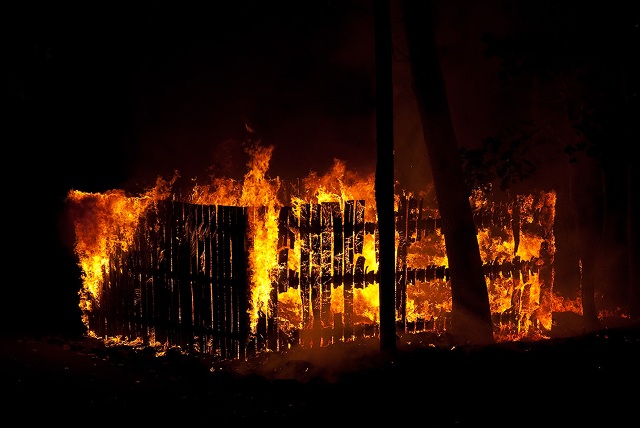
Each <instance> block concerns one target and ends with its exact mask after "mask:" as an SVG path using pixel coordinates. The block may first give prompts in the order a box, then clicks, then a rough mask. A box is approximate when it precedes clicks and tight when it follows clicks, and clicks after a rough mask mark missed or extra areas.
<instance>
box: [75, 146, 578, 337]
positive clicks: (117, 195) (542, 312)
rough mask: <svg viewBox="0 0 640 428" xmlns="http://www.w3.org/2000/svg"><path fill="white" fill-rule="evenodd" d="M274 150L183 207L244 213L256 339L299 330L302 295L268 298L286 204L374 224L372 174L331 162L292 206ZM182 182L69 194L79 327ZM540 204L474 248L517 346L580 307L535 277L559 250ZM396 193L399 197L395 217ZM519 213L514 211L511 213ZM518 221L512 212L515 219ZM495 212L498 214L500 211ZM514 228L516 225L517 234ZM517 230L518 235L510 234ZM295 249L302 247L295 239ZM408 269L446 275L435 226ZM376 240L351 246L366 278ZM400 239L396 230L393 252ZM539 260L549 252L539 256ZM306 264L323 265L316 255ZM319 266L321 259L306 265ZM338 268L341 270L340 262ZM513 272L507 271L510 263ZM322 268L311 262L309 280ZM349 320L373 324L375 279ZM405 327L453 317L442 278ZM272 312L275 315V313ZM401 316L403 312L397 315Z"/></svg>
mask: <svg viewBox="0 0 640 428" xmlns="http://www.w3.org/2000/svg"><path fill="white" fill-rule="evenodd" d="M273 150H274V148H273V146H269V147H263V146H261V145H260V142H258V143H256V144H254V145H252V146H250V147H248V148H247V149H246V152H247V153H248V155H249V161H248V163H247V172H246V174H245V175H244V178H243V180H242V181H241V182H239V181H235V180H231V179H225V178H216V177H212V178H211V182H210V183H209V184H206V185H202V184H194V186H193V189H192V191H191V192H190V193H189V194H188V195H187V196H186V197H185V198H184V201H185V202H190V203H193V204H203V205H227V206H242V207H249V209H248V213H249V218H248V228H249V230H248V233H247V235H248V237H249V250H248V261H249V271H250V272H249V281H250V290H251V291H250V302H249V309H248V312H249V320H250V328H251V331H252V332H254V333H255V331H256V328H257V323H258V320H259V319H260V318H261V317H263V316H264V317H267V318H270V317H276V318H277V320H278V327H279V328H280V329H282V330H299V329H301V328H304V321H303V318H304V315H303V312H304V308H303V302H304V301H305V299H303V296H302V294H301V293H302V290H301V289H300V288H298V287H288V288H286V289H284V291H282V290H281V291H279V292H278V295H277V310H276V309H275V306H274V303H275V302H273V301H272V299H273V294H272V293H273V290H274V283H275V282H276V281H277V279H278V274H279V273H280V272H279V269H282V266H279V265H278V254H279V251H281V250H282V248H278V233H279V230H278V215H279V211H280V209H281V208H282V207H284V206H290V207H291V209H292V210H293V212H294V214H295V215H296V217H297V218H299V217H300V212H301V208H302V206H303V205H307V204H308V205H310V206H313V205H319V206H320V205H321V204H323V203H325V202H333V203H338V204H339V206H340V209H341V210H342V212H344V209H345V204H346V203H347V202H348V201H365V202H366V203H365V206H364V222H365V223H366V224H376V223H377V213H376V205H375V198H374V197H373V195H374V193H375V192H374V183H375V179H374V175H373V174H370V175H368V176H365V177H361V176H359V175H358V174H355V173H353V172H350V171H348V170H347V168H346V164H345V163H344V162H343V161H340V160H338V159H335V160H334V163H333V166H332V168H331V169H330V170H329V171H328V172H327V173H326V174H324V175H319V174H317V173H316V172H311V173H310V174H309V175H308V176H307V177H306V178H304V179H303V180H302V181H301V182H300V183H298V187H297V188H295V189H294V191H292V192H291V196H290V199H289V200H288V201H281V200H280V199H279V196H278V195H279V194H280V190H281V187H282V183H281V181H280V179H279V178H278V177H276V178H270V177H269V176H268V169H269V163H270V160H271V156H272V154H273ZM177 178H178V174H177V173H176V174H175V176H174V178H173V179H172V180H169V181H165V180H163V179H161V178H158V179H157V181H156V185H155V187H154V188H153V189H150V190H148V191H147V192H145V193H144V194H142V195H140V196H127V195H125V193H124V192H123V191H121V190H112V191H109V192H106V193H104V194H96V193H84V192H80V191H77V190H72V191H70V192H69V194H68V198H67V200H68V202H69V204H70V205H71V206H72V210H71V211H70V212H71V215H72V217H73V218H72V219H73V223H74V225H75V234H76V245H75V253H76V255H77V257H78V260H79V266H80V267H81V269H82V281H83V290H82V291H81V292H80V297H81V302H80V307H81V308H82V311H83V314H85V315H84V319H85V323H86V322H87V321H86V314H87V313H89V312H91V310H92V307H91V304H92V303H91V302H96V303H97V304H99V302H100V297H101V296H100V286H101V281H102V278H103V277H104V275H105V274H106V273H108V270H109V258H110V255H111V254H113V252H114V251H116V249H119V250H124V251H126V249H127V248H128V246H129V244H130V243H131V239H132V236H133V232H134V231H135V229H136V227H137V225H138V222H139V219H140V218H141V216H142V215H143V214H144V213H145V211H146V210H148V209H149V207H150V206H151V205H152V204H154V203H156V202H158V201H160V200H165V199H168V198H176V196H175V195H173V194H172V192H171V187H172V186H173V184H174V183H175V181H176V180H177ZM537 196H538V197H533V196H532V195H527V196H518V197H517V198H516V199H515V200H516V202H517V203H516V204H515V205H514V206H513V207H508V209H507V210H506V211H505V214H506V215H508V216H510V218H511V219H512V220H511V221H512V222H513V221H518V222H519V223H518V224H517V225H515V224H513V223H512V224H509V225H500V224H498V225H492V226H491V227H486V228H479V229H478V244H479V248H480V252H481V257H482V259H483V262H484V263H485V266H486V267H487V269H494V268H496V269H497V267H500V269H497V270H496V272H493V273H492V275H491V276H490V277H489V278H488V279H487V287H488V290H489V295H490V304H491V311H492V313H493V314H498V315H499V317H500V318H501V319H502V318H503V317H504V320H505V321H504V322H500V323H499V325H498V329H497V331H496V334H497V337H498V340H514V339H519V338H522V337H524V336H528V337H531V336H532V332H534V333H536V334H543V333H541V332H548V331H550V329H551V314H552V312H553V311H556V310H559V309H560V308H562V309H563V310H567V308H569V310H573V311H577V308H579V307H580V306H581V305H580V302H579V300H578V301H567V300H564V301H561V299H562V298H561V297H560V296H557V295H556V294H555V293H553V291H552V289H551V287H552V284H553V271H552V269H551V270H550V272H547V274H546V275H547V277H545V278H540V274H539V273H538V268H539V267H540V266H542V265H544V264H545V263H546V264H547V265H549V264H552V262H553V254H554V253H555V248H554V246H555V243H554V240H553V230H552V227H553V220H554V216H555V212H554V210H555V193H554V192H541V193H540V194H539V195H537ZM471 203H472V204H473V206H474V208H475V209H476V210H484V211H485V212H490V213H492V215H493V213H497V212H498V211H499V209H500V207H498V206H497V205H496V204H495V203H492V202H490V201H489V200H488V199H487V198H486V196H485V195H483V194H481V193H480V192H474V194H473V196H472V198H471ZM398 206H399V195H396V210H398V209H399V208H398ZM515 206H517V207H518V208H517V209H518V212H517V213H516V212H514V210H515V208H514V207H515ZM423 213H424V215H427V216H429V217H430V218H437V217H438V211H437V210H436V209H424V210H423ZM516 214H517V215H516ZM496 215H498V214H496ZM514 226H517V227H516V228H514ZM516 230H517V231H516ZM295 239H296V242H300V232H299V231H298V232H297V236H296V238H295ZM406 239H407V244H408V245H407V247H406V267H407V268H409V269H435V268H437V269H438V270H439V271H441V272H442V271H446V269H447V268H448V260H447V256H446V251H445V246H444V238H443V236H442V233H441V231H440V229H436V230H435V231H434V232H433V233H425V234H423V235H422V236H421V237H418V236H416V235H415V234H412V235H411V236H408V237H406ZM376 245H377V244H376V237H375V235H374V234H373V233H365V234H364V237H363V245H362V247H361V249H359V250H355V249H354V254H353V257H354V262H355V260H358V259H359V258H361V259H362V260H363V261H364V272H365V274H369V273H374V274H375V273H376V272H377V271H378V262H377V247H376ZM398 247H399V236H398V231H396V253H397V251H398ZM286 250H287V252H288V258H287V265H286V267H285V268H286V269H287V270H289V271H292V272H297V273H298V274H299V273H300V272H301V269H302V266H301V246H300V245H295V246H293V247H292V248H287V249H286ZM543 253H545V254H543ZM544 257H547V259H546V260H543V258H544ZM310 259H311V260H320V258H317V259H314V258H313V257H311V258H310ZM312 263H322V262H312ZM340 263H343V264H344V263H345V262H344V261H341V262H340ZM512 265H513V266H514V268H513V269H508V267H509V266H512ZM314 268H317V269H318V270H321V269H322V268H323V266H321V265H317V266H312V265H311V264H309V265H307V266H306V267H305V269H309V273H310V272H311V271H312V270H313V269H314ZM352 291H353V317H352V319H353V321H354V322H356V323H365V324H371V323H377V322H378V317H379V315H378V312H379V284H378V283H377V277H376V276H375V275H374V276H373V281H368V283H367V285H366V286H365V287H355V288H353V290H352ZM405 293H406V302H405V308H404V314H403V316H404V321H405V322H407V323H417V322H419V321H420V320H423V321H425V322H426V321H434V322H442V320H443V319H444V317H445V316H446V314H448V313H450V312H451V290H450V287H449V283H448V280H447V278H446V277H442V276H440V277H437V278H418V277H417V276H416V278H415V280H414V281H412V282H410V283H407V284H406V290H405ZM330 311H331V316H330V317H329V319H330V320H331V321H330V322H331V323H332V322H333V320H334V319H335V318H334V317H335V316H337V317H341V316H342V315H343V314H344V313H345V284H334V285H333V287H332V289H331V298H330ZM275 312H277V313H275ZM397 316H398V319H400V316H401V315H400V314H397Z"/></svg>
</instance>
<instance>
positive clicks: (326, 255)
mask: <svg viewBox="0 0 640 428" xmlns="http://www.w3.org/2000/svg"><path fill="white" fill-rule="evenodd" d="M320 228H321V231H320V240H321V243H320V248H321V254H320V293H321V296H320V299H321V302H320V313H321V317H322V318H321V324H322V330H323V337H322V343H323V344H325V343H331V342H332V341H333V334H332V331H331V325H332V322H333V319H332V317H331V288H332V284H331V283H332V281H331V272H332V267H333V266H332V263H331V259H332V247H333V206H332V204H331V203H329V202H323V203H322V204H321V206H320Z"/></svg>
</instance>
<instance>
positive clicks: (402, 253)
mask: <svg viewBox="0 0 640 428" xmlns="http://www.w3.org/2000/svg"><path fill="white" fill-rule="evenodd" d="M408 212H409V204H408V201H407V197H406V196H405V195H402V196H401V197H400V204H399V206H398V216H397V218H396V231H397V233H398V237H399V239H398V249H397V256H396V314H397V317H398V318H399V319H400V321H401V323H402V325H403V330H404V329H405V328H406V325H405V324H406V318H407V312H406V304H407V301H406V299H407V248H408V247H409V242H408V239H409V237H408V233H409V218H408Z"/></svg>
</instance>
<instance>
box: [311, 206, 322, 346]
mask: <svg viewBox="0 0 640 428" xmlns="http://www.w3.org/2000/svg"><path fill="white" fill-rule="evenodd" d="M320 220H321V218H320V205H318V204H312V205H311V234H310V238H311V311H312V324H313V335H312V337H313V346H320V345H321V344H322V315H321V312H322V290H321V278H320V276H321V270H320V269H321V266H320V265H321V263H322V262H321V256H322V250H321V248H322V247H321V238H322V235H321V224H320Z"/></svg>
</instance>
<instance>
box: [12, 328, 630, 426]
mask: <svg viewBox="0 0 640 428" xmlns="http://www.w3.org/2000/svg"><path fill="white" fill-rule="evenodd" d="M416 339H418V338H417V337H416ZM416 342H420V343H416ZM639 361H640V326H637V325H633V324H632V325H625V326H622V327H615V328H605V329H603V330H602V331H599V332H597V333H591V334H581V335H577V336H571V337H558V338H554V339H549V340H544V341H539V342H535V343H524V342H519V343H505V344H498V345H493V346H487V347H480V348H453V349H452V347H450V346H448V345H446V344H445V343H442V344H441V345H439V346H435V347H433V346H432V347H429V346H424V343H421V341H420V340H416V341H414V342H413V343H411V344H409V343H406V341H405V340H403V341H402V342H401V343H400V345H399V348H398V353H397V355H395V356H393V357H390V358H388V357H386V356H383V355H381V353H380V352H379V348H378V344H377V341H375V340H371V341H368V342H360V343H349V344H339V345H334V346H330V347H326V348H322V349H320V350H317V349H316V350H298V351H295V352H288V353H271V354H268V355H266V354H265V355H261V356H259V357H255V358H252V359H250V360H247V361H234V362H222V361H215V360H213V359H208V358H203V357H195V356H187V355H183V354H180V353H177V352H170V353H168V354H167V355H164V356H160V357H159V356H155V355H154V353H153V352H151V350H149V349H147V350H146V351H145V350H141V351H135V350H132V349H131V348H125V347H105V346H104V344H102V343H101V342H97V341H94V340H90V339H80V340H67V339H62V338H56V337H45V338H37V339H35V338H19V337H4V338H2V347H1V350H0V380H1V381H2V382H1V385H2V397H3V398H2V400H1V402H0V403H1V404H0V408H2V409H3V410H4V412H3V414H5V415H7V414H9V413H12V414H14V415H17V416H19V418H20V420H21V422H22V423H24V424H28V423H29V422H39V421H45V422H46V421H49V422H51V421H60V422H66V423H69V424H70V425H75V424H82V425H83V426H89V427H91V426H105V425H110V424H111V423H112V422H118V423H120V422H132V423H145V424H147V423H151V424H153V423H162V425H163V426H165V425H166V424H167V423H168V422H172V423H194V422H196V423H207V424H209V425H210V426H217V425H218V424H219V423H233V424H242V423H245V422H246V423H250V422H251V423H254V422H258V423H272V422H282V423H291V424H295V425H296V426H298V425H302V426H304V425H307V426H319V425H328V426H342V425H344V424H345V423H349V424H351V423H353V424H358V426H362V425H360V424H370V423H375V424H376V425H380V424H383V425H386V424H391V425H393V426H397V425H398V424H405V423H407V424H409V423H411V424H414V423H415V424H417V426H421V427H425V426H427V427H431V426H433V427H437V426H477V424H480V423H482V424H486V425H488V426H509V427H512V426H531V425H532V424H536V425H538V424H543V425H544V426H559V425H561V424H567V423H578V422H583V423H584V422H589V423H594V422H607V423H608V424H609V425H610V426H616V424H618V423H622V422H624V421H625V420H628V418H635V417H636V416H635V412H636V411H637V400H638V393H637V391H638V387H639V385H640V383H639V381H640V365H639V363H638V362H639ZM634 402H635V404H632V403H634ZM7 412H9V413H7ZM241 426H242V425H241ZM354 426H356V425H354Z"/></svg>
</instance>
